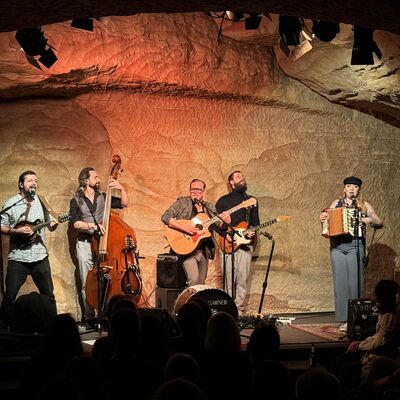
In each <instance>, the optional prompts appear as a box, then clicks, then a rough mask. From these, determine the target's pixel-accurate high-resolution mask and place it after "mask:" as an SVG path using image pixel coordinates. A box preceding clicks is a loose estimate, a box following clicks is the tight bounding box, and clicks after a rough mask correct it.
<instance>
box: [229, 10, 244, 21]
mask: <svg viewBox="0 0 400 400" xmlns="http://www.w3.org/2000/svg"><path fill="white" fill-rule="evenodd" d="M225 14H226V16H227V19H228V20H229V21H232V22H238V21H240V20H242V19H243V18H244V14H243V13H242V12H237V11H225Z"/></svg>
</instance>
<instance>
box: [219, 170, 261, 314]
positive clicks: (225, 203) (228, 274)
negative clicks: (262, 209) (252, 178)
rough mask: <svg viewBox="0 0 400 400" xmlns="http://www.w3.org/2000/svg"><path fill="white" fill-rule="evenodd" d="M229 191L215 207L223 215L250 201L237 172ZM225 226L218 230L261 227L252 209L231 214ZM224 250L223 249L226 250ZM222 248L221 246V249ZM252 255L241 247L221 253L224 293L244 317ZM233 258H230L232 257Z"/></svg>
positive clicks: (249, 235) (251, 233)
mask: <svg viewBox="0 0 400 400" xmlns="http://www.w3.org/2000/svg"><path fill="white" fill-rule="evenodd" d="M228 183H229V187H230V188H231V192H230V193H228V194H226V195H224V196H222V197H221V198H220V199H219V200H218V201H217V203H216V205H215V206H216V209H217V212H218V213H222V212H223V211H225V210H228V209H229V208H231V207H233V206H236V205H237V204H239V203H241V202H243V201H245V200H246V199H250V198H251V196H249V195H248V194H247V193H246V190H247V183H246V180H245V178H244V176H243V174H242V173H241V172H240V171H234V172H232V173H231V174H230V175H229V177H228ZM224 222H227V224H226V225H225V226H224V225H223V226H221V227H220V228H222V229H223V228H225V230H226V231H227V230H228V225H229V226H231V227H234V226H238V225H240V224H241V223H245V225H246V227H254V226H258V225H260V218H259V215H258V207H257V206H256V207H251V208H246V209H242V210H240V211H238V212H236V213H234V214H232V218H231V216H230V215H229V216H228V218H227V220H226V221H224ZM244 232H245V235H246V237H247V238H248V239H250V238H252V237H255V231H254V230H251V229H249V230H246V231H244ZM228 240H229V237H228V235H226V241H228ZM225 247H226V246H225ZM222 248H223V246H222ZM252 253H253V245H252V244H248V245H243V246H240V247H239V248H238V249H237V250H236V251H234V252H232V251H231V252H230V253H227V252H223V251H221V259H224V257H225V264H224V265H225V266H226V270H225V274H224V275H225V276H224V278H225V285H224V286H225V290H226V292H227V293H228V294H229V295H230V296H232V294H233V296H232V297H233V299H234V300H235V303H236V305H237V308H238V312H239V315H241V314H242V313H243V310H244V301H245V299H246V295H247V278H248V276H249V273H250V263H251V257H252ZM232 254H233V255H232ZM232 256H233V257H235V262H234V267H235V269H234V271H233V273H234V290H233V291H232V268H231V266H232Z"/></svg>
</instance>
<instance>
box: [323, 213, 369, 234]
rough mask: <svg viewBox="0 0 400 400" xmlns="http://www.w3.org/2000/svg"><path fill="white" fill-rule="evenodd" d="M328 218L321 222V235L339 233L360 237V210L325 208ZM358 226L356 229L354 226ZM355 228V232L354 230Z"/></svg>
mask: <svg viewBox="0 0 400 400" xmlns="http://www.w3.org/2000/svg"><path fill="white" fill-rule="evenodd" d="M324 212H326V213H327V214H328V218H327V219H326V220H325V221H323V222H322V236H325V237H334V236H340V235H351V236H355V233H357V236H358V237H362V222H361V216H362V215H361V211H360V210H359V209H357V208H345V207H343V208H326V209H325V210H324ZM357 226H358V229H357V228H356V227H357ZM356 229H357V232H355V230H356Z"/></svg>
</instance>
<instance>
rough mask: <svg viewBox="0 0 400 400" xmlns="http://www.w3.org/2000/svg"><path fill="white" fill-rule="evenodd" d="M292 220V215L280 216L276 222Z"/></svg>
mask: <svg viewBox="0 0 400 400" xmlns="http://www.w3.org/2000/svg"><path fill="white" fill-rule="evenodd" d="M291 218H292V216H291V215H280V216H279V217H278V218H277V219H276V222H284V221H288V220H289V219H291Z"/></svg>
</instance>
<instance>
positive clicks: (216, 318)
mask: <svg viewBox="0 0 400 400" xmlns="http://www.w3.org/2000/svg"><path fill="white" fill-rule="evenodd" d="M240 347H241V340H240V334H239V329H238V327H237V324H236V321H235V319H234V318H233V317H232V315H230V314H228V313H226V312H224V311H219V312H217V313H215V314H214V315H213V316H212V317H211V318H210V319H209V320H208V323H207V333H206V340H205V349H206V352H208V353H236V352H239V351H240Z"/></svg>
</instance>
